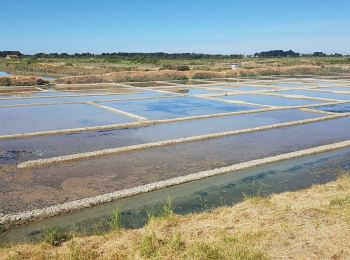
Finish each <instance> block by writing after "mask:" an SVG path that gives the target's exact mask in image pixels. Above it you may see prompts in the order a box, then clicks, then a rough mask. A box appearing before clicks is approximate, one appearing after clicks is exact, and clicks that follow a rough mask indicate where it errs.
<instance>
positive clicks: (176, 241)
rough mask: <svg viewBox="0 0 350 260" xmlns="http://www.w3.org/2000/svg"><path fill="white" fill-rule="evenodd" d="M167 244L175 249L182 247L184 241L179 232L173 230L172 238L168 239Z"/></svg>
mask: <svg viewBox="0 0 350 260" xmlns="http://www.w3.org/2000/svg"><path fill="white" fill-rule="evenodd" d="M168 246H169V247H170V248H171V249H172V250H175V251H177V250H180V249H182V248H184V246H185V243H184V241H183V240H182V238H181V234H180V233H175V232H173V236H172V238H171V239H170V240H169V241H168Z"/></svg>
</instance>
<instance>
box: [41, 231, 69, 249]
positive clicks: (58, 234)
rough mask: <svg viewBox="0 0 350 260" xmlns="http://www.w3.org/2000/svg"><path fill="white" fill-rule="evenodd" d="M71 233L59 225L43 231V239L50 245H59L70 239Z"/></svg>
mask: <svg viewBox="0 0 350 260" xmlns="http://www.w3.org/2000/svg"><path fill="white" fill-rule="evenodd" d="M72 237H73V236H72V234H71V233H70V232H68V231H66V230H65V229H63V228H61V227H52V228H49V229H47V230H46V231H45V233H44V241H45V242H46V243H48V244H50V245H52V246H60V245H62V243H64V242H66V241H68V240H70V239H72Z"/></svg>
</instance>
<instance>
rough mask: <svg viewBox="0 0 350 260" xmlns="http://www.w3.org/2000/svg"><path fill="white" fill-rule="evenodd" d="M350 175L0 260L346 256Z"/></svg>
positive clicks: (17, 249) (14, 251) (10, 251)
mask: <svg viewBox="0 0 350 260" xmlns="http://www.w3.org/2000/svg"><path fill="white" fill-rule="evenodd" d="M349 228H350V177H342V178H340V179H339V180H337V181H336V182H333V183H329V184H326V185H319V186H315V187H312V188H310V189H307V190H303V191H298V192H290V193H283V194H280V195H273V196H271V197H267V198H254V197H253V198H251V197H250V198H247V199H246V201H245V202H243V203H240V204H238V205H236V206H234V207H225V208H220V209H217V210H214V211H213V212H208V213H202V214H193V215H189V216H176V215H174V214H172V212H171V210H169V212H168V213H167V214H165V215H164V216H163V217H162V218H152V219H151V220H150V223H149V224H148V225H147V226H146V227H145V228H143V229H138V230H118V231H115V232H112V233H110V234H107V235H105V236H91V237H76V238H74V239H73V240H70V241H68V242H65V243H63V245H62V246H59V247H54V246H52V245H49V244H48V243H45V242H43V243H41V244H36V245H18V246H14V247H11V248H6V249H0V259H147V258H151V259H281V258H282V259H287V258H293V259H295V258H297V259H348V258H349V256H350V232H347V231H348V230H349Z"/></svg>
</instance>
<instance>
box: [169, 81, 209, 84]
mask: <svg viewBox="0 0 350 260" xmlns="http://www.w3.org/2000/svg"><path fill="white" fill-rule="evenodd" d="M169 82H170V83H176V84H180V85H201V84H208V82H206V81H193V80H172V81H169Z"/></svg>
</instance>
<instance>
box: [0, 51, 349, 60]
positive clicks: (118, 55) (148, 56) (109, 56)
mask: <svg viewBox="0 0 350 260" xmlns="http://www.w3.org/2000/svg"><path fill="white" fill-rule="evenodd" d="M7 55H17V56H19V57H31V58H104V59H106V60H115V59H120V60H131V61H135V62H142V61H152V60H154V61H157V60H160V59H173V60H186V59H188V60H195V59H225V58H227V59H242V58H245V57H261V58H276V57H300V56H303V57H342V56H344V55H342V54H340V53H334V54H330V55H327V54H326V53H324V52H314V53H312V54H300V53H298V52H294V51H292V50H289V51H283V50H271V51H262V52H257V53H255V54H254V55H247V56H245V55H243V54H229V55H224V54H204V53H165V52H151V53H143V52H112V53H101V54H94V53H89V52H85V53H74V54H68V53H57V52H55V53H36V54H32V55H27V54H22V53H21V52H19V51H0V57H2V58H4V57H6V56H7Z"/></svg>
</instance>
